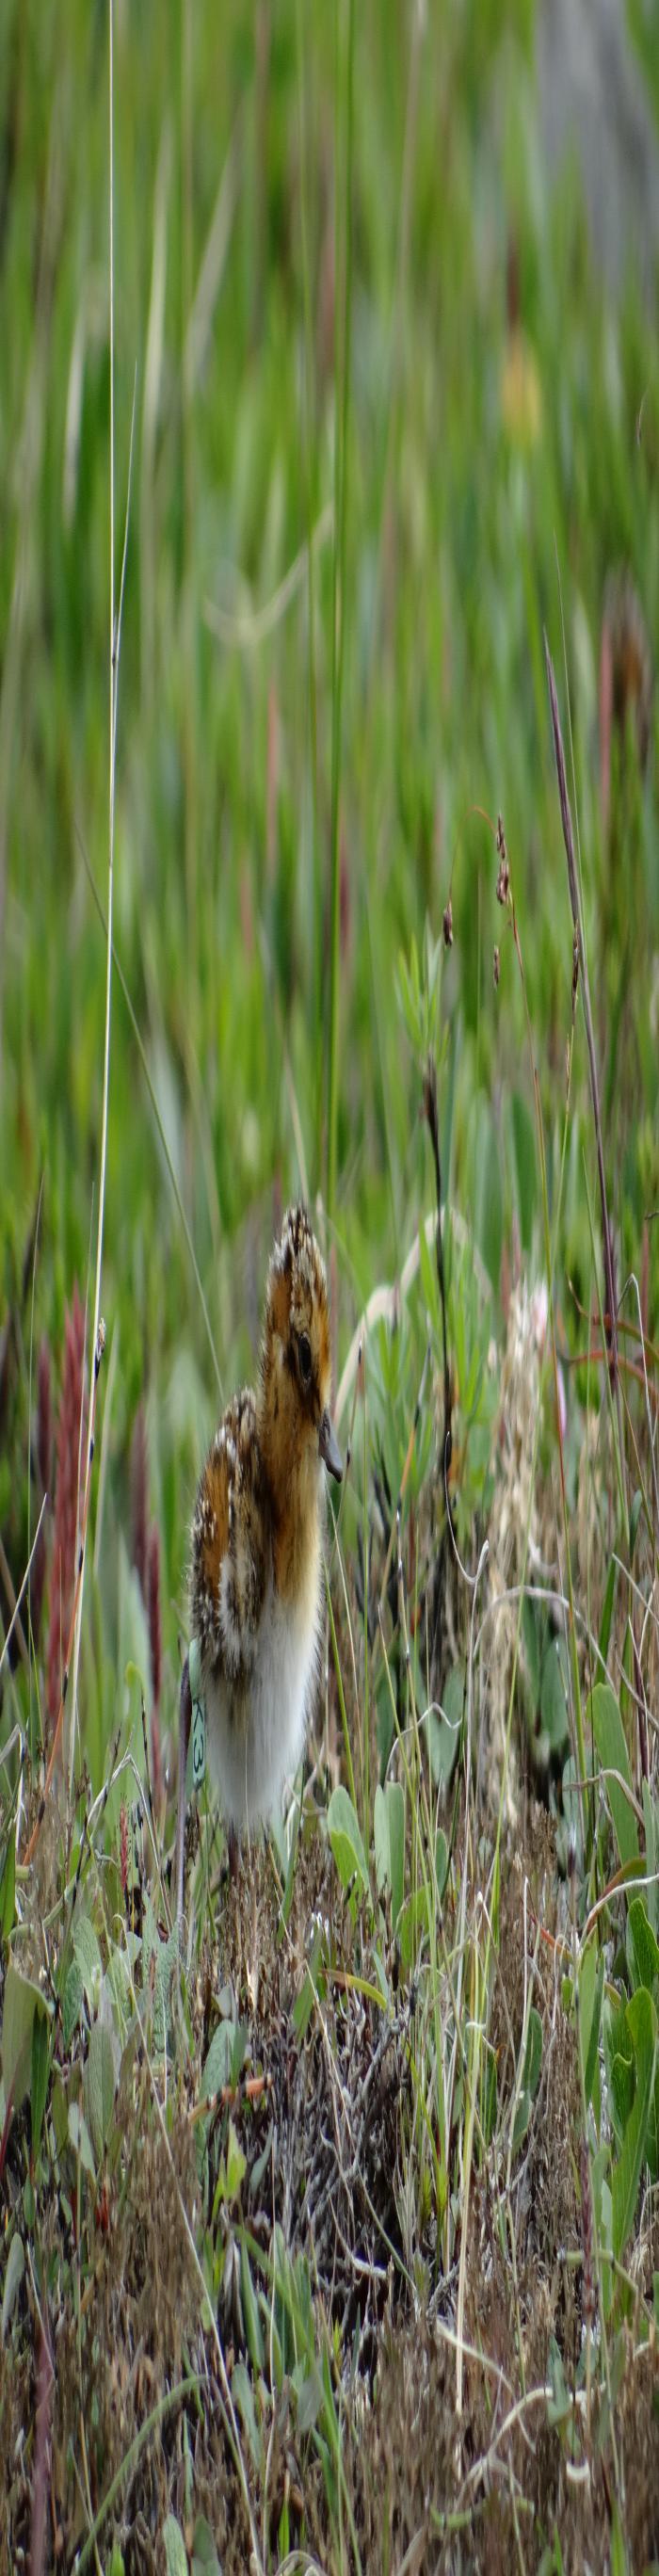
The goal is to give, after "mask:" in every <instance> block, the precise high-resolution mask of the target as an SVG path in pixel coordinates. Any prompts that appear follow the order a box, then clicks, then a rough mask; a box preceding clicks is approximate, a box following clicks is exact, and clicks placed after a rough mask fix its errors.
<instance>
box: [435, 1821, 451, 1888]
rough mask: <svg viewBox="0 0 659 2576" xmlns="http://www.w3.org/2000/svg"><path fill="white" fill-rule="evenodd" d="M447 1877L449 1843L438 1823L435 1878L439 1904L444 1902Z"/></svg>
mask: <svg viewBox="0 0 659 2576" xmlns="http://www.w3.org/2000/svg"><path fill="white" fill-rule="evenodd" d="M447 1878H448V1843H447V1840H446V1835H445V1833H444V1830H443V1827H442V1826H441V1825H438V1827H437V1832H436V1835H435V1880H436V1885H437V1902H438V1904H439V1905H441V1902H442V1897H443V1894H444V1889H445V1886H446V1881H447Z"/></svg>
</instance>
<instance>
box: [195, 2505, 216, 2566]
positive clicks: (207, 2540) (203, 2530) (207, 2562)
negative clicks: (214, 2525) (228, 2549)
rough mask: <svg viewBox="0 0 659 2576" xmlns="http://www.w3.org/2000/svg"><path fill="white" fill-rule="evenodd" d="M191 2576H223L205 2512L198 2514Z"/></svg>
mask: <svg viewBox="0 0 659 2576" xmlns="http://www.w3.org/2000/svg"><path fill="white" fill-rule="evenodd" d="M191 2576H221V2569H220V2561H219V2558H218V2554H217V2550H216V2547H215V2542H214V2539H213V2534H212V2531H211V2527H210V2523H209V2522H207V2521H206V2515H205V2513H198V2514H197V2520H196V2523H195V2527H194V2531H193V2534H192V2570H191Z"/></svg>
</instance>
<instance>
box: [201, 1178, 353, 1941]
mask: <svg viewBox="0 0 659 2576" xmlns="http://www.w3.org/2000/svg"><path fill="white" fill-rule="evenodd" d="M330 1393H331V1360H330V1332H329V1307H328V1298H327V1280H326V1276H325V1267H324V1263H323V1261H322V1259H321V1255H320V1252H319V1250H318V1245H317V1242H316V1239H315V1235H314V1234H313V1233H312V1230H311V1226H310V1224H309V1219H308V1217H307V1215H306V1212H305V1209H304V1208H303V1207H291V1208H289V1209H288V1210H287V1213H286V1216H285V1218H284V1223H283V1226H282V1231H281V1234H280V1237H279V1240H278V1242H277V1243H276V1244H275V1247H274V1251H273V1254H272V1258H271V1261H270V1268H269V1271H268V1282H267V1289H266V1301H265V1326H264V1334H263V1347H262V1351H261V1369H260V1378H259V1386H258V1392H257V1393H256V1395H254V1394H252V1390H251V1387H243V1389H242V1391H241V1393H240V1394H239V1395H235V1396H234V1397H233V1399H232V1401H231V1403H230V1404H228V1405H227V1409H226V1413H224V1414H223V1417H222V1421H221V1423H220V1425H219V1429H218V1430H217V1431H216V1433H215V1437H214V1439H213V1440H212V1441H211V1446H210V1449H209V1452H208V1457H207V1459H206V1464H205V1467H204V1469H203V1473H202V1476H201V1479H200V1483H199V1490H198V1493H197V1500H196V1504H195V1511H194V1519H193V1523H192V1542H191V1547H192V1562H191V1572H190V1615H191V1631H192V1636H193V1638H194V1640H195V1641H196V1647H197V1650H198V1668H199V1672H200V1678H201V1693H202V1694H203V1701H204V1703H205V1710H206V1730H207V1741H208V1759H209V1768H210V1771H211V1775H212V1777H213V1778H214V1781H215V1784H216V1787H217V1789H218V1791H219V1796H220V1801H221V1805H222V1811H223V1815H224V1819H225V1823H226V1825H227V1827H228V1830H229V1837H230V1844H231V1843H232V1842H233V1844H234V1848H235V1837H236V1836H237V1835H240V1834H241V1833H243V1832H245V1831H247V1832H249V1831H250V1830H251V1828H252V1826H253V1825H256V1824H258V1822H259V1820H260V1819H261V1818H262V1817H265V1816H268V1815H269V1814H271V1812H272V1809H273V1807H275V1806H276V1803H277V1800H278V1798H279V1795H280V1792H281V1789H282V1787H283V1783H284V1780H285V1779H286V1778H288V1777H290V1776H291V1775H292V1773H293V1772H294V1771H295V1770H296V1767H297V1764H298V1762H299V1759H300V1755H301V1752H302V1747H303V1744H304V1738H305V1734H306V1727H307V1720H308V1716H309V1709H310V1703H311V1699H312V1695H313V1683H314V1678H315V1674H316V1668H317V1661H318V1648H319V1638H320V1615H321V1600H322V1527H323V1507H324V1491H323V1483H324V1480H323V1469H324V1468H327V1470H328V1472H329V1474H330V1476H335V1477H336V1478H337V1481H338V1482H339V1483H340V1481H341V1476H342V1473H343V1468H342V1460H341V1453H340V1450H339V1446H338V1442H337V1438H336V1433H335V1430H334V1426H333V1423H332V1418H331V1413H330ZM191 1652H192V1649H191ZM190 1718H191V1695H190V1678H189V1670H188V1658H187V1657H186V1661H185V1664H184V1668H183V1677H182V1682H181V1713H180V1728H179V1818H178V1837H177V1903H178V1914H179V1920H180V1917H181V1914H182V1910H183V1834H184V1820H185V1765H186V1759H187V1749H188V1740H189V1732H190Z"/></svg>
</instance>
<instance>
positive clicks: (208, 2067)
mask: <svg viewBox="0 0 659 2576" xmlns="http://www.w3.org/2000/svg"><path fill="white" fill-rule="evenodd" d="M235 2035H236V2034H235V2023H234V2022H232V2021H218V2024H217V2029H216V2030H214V2031H213V2037H212V2040H211V2044H210V2048H209V2051H208V2056H207V2058H206V2063H205V2066H204V2071H203V2075H202V2079H201V2085H200V2089H199V2098H200V2101H202V2102H206V2101H210V2099H211V2097H212V2095H213V2094H214V2093H223V2092H224V2087H225V2084H230V2082H231V2061H232V2057H233V2043H234V2039H235Z"/></svg>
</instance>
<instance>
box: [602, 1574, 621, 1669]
mask: <svg viewBox="0 0 659 2576" xmlns="http://www.w3.org/2000/svg"><path fill="white" fill-rule="evenodd" d="M617 1580H618V1568H617V1565H616V1561H615V1557H614V1556H612V1558H611V1563H610V1566H609V1571H608V1574H607V1578H606V1591H605V1594H604V1602H603V1606H602V1617H601V1620H600V1634H599V1648H600V1654H601V1657H602V1662H603V1664H605V1663H606V1659H607V1655H608V1651H609V1645H610V1641H611V1626H612V1621H613V1605H614V1602H615V1597H616V1583H617Z"/></svg>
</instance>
